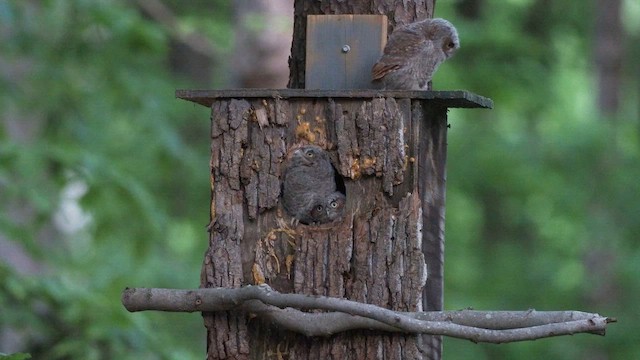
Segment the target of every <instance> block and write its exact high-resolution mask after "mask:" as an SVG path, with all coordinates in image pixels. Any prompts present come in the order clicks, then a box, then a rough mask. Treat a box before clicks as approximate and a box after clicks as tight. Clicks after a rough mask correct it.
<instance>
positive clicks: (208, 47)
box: [136, 0, 217, 59]
mask: <svg viewBox="0 0 640 360" xmlns="http://www.w3.org/2000/svg"><path fill="white" fill-rule="evenodd" d="M136 3H137V4H138V7H139V8H140V10H142V11H143V12H144V13H145V14H147V15H148V16H149V17H150V18H152V19H153V20H155V21H156V22H158V23H159V24H161V25H162V26H163V27H164V28H165V29H166V30H167V32H168V33H169V34H170V35H171V37H173V38H174V39H176V40H177V41H179V42H181V43H183V44H185V45H187V46H188V47H189V48H191V49H192V50H193V51H194V52H196V53H199V54H201V55H204V56H206V57H208V58H210V59H215V57H216V53H217V52H216V49H215V48H214V46H213V45H212V43H211V41H210V40H209V39H207V38H206V37H204V36H202V35H200V34H198V33H196V32H190V33H185V32H184V31H181V30H180V28H179V26H178V18H177V17H176V16H175V14H174V13H173V12H172V11H171V9H170V8H169V7H168V6H166V5H165V4H164V3H163V2H162V1H161V0H138V1H137V2H136Z"/></svg>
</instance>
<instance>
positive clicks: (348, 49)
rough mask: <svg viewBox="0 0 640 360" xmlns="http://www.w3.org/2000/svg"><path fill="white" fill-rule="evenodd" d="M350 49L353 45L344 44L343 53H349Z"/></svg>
mask: <svg viewBox="0 0 640 360" xmlns="http://www.w3.org/2000/svg"><path fill="white" fill-rule="evenodd" d="M350 50H351V46H349V45H343V46H342V52H343V53H345V54H346V53H348V52H349V51H350Z"/></svg>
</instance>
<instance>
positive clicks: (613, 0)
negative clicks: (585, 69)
mask: <svg viewBox="0 0 640 360" xmlns="http://www.w3.org/2000/svg"><path fill="white" fill-rule="evenodd" d="M620 10H621V1H620V0H596V14H595V16H596V19H595V36H594V42H595V43H594V58H595V67H596V73H597V81H598V109H599V110H600V113H601V114H603V115H615V114H616V113H617V112H618V109H619V107H620V87H621V85H622V57H623V51H624V42H623V35H622V34H623V32H622V22H621V19H620Z"/></svg>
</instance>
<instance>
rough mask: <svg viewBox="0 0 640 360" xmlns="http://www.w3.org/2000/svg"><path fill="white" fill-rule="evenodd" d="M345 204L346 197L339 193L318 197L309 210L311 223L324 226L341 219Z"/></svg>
mask: <svg viewBox="0 0 640 360" xmlns="http://www.w3.org/2000/svg"><path fill="white" fill-rule="evenodd" d="M346 202H347V197H346V196H345V195H344V194H343V193H341V192H339V191H335V192H333V193H331V194H329V195H327V196H319V197H318V199H317V201H316V202H315V203H314V206H313V207H312V209H311V220H312V222H315V223H318V224H324V223H328V222H332V221H335V220H337V219H339V218H341V217H342V215H344V207H345V204H346Z"/></svg>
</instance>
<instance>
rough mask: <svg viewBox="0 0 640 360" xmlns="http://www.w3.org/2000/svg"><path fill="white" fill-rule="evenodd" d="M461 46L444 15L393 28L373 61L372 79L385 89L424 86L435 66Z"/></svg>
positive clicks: (435, 68)
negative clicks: (380, 83)
mask: <svg viewBox="0 0 640 360" xmlns="http://www.w3.org/2000/svg"><path fill="white" fill-rule="evenodd" d="M459 47H460V40H459V39H458V32H457V31H456V28H455V27H454V26H453V25H452V24H451V23H450V22H448V21H447V20H444V19H426V20H422V21H417V22H414V23H411V24H409V25H406V26H403V27H400V28H397V29H395V30H394V31H393V33H392V34H391V36H389V40H388V41H387V45H386V46H385V48H384V53H383V54H382V56H381V57H380V59H379V60H378V62H377V63H375V65H373V69H371V74H372V76H373V82H374V83H376V82H380V81H381V82H382V84H383V85H384V88H385V89H387V90H426V89H427V86H428V84H429V81H431V77H433V74H434V73H435V72H436V70H437V69H438V66H439V65H440V64H441V63H442V62H443V61H445V60H447V59H448V58H450V57H451V56H453V54H454V53H455V52H456V50H458V48H459Z"/></svg>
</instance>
